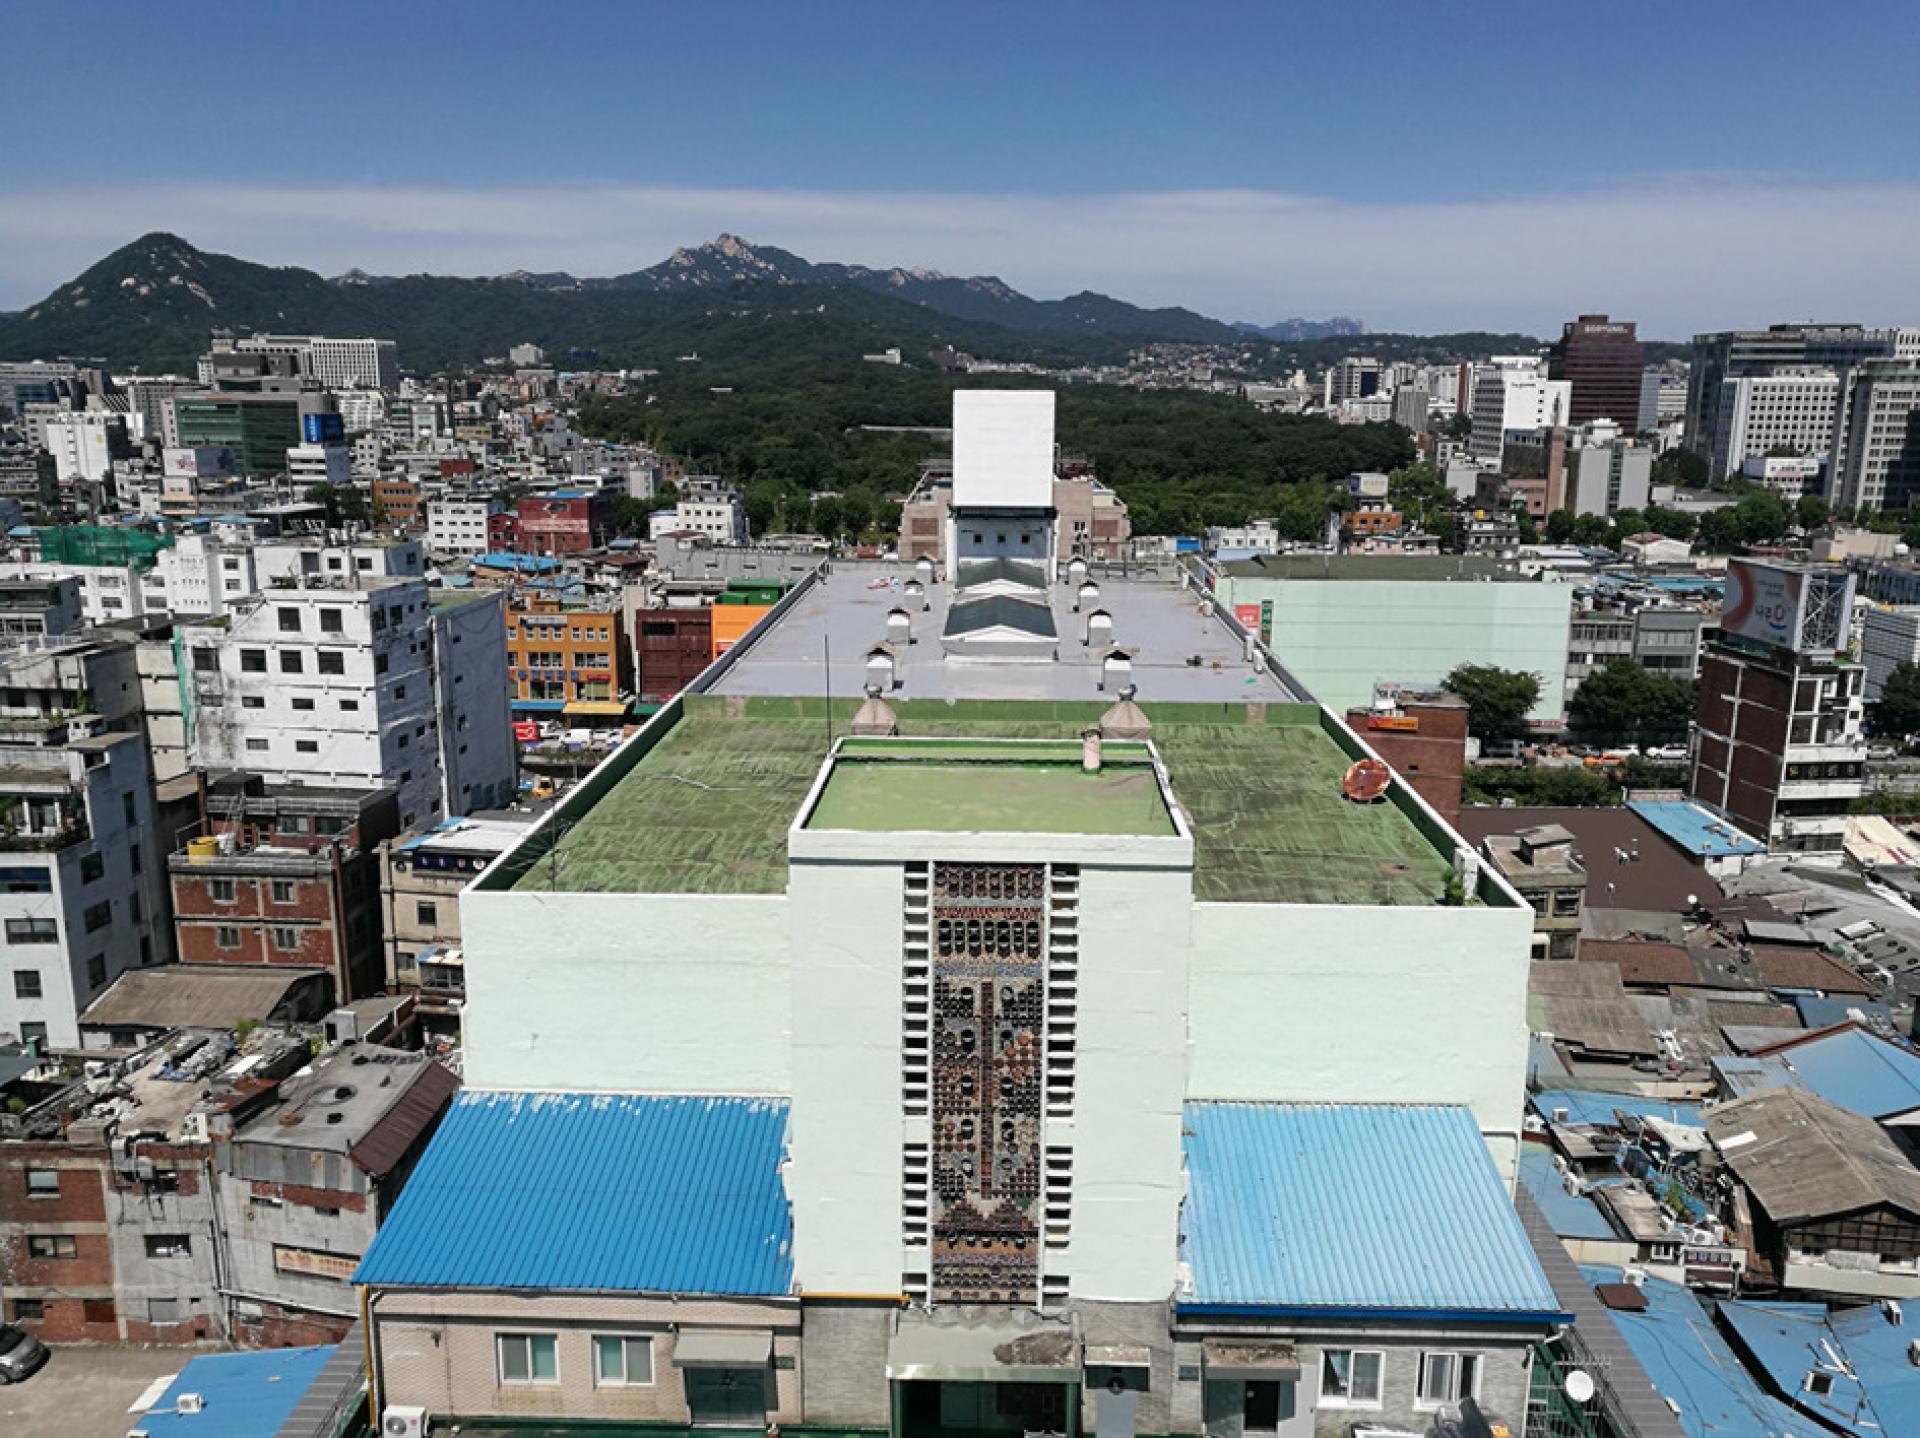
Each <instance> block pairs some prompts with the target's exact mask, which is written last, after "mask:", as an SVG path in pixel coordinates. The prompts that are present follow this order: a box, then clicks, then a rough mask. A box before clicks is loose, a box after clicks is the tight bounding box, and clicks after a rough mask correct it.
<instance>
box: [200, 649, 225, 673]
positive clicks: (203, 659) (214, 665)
mask: <svg viewBox="0 0 1920 1438" xmlns="http://www.w3.org/2000/svg"><path fill="white" fill-rule="evenodd" d="M219 669H220V651H219V650H217V649H196V650H194V651H193V672H194V673H195V674H214V673H217V672H219Z"/></svg>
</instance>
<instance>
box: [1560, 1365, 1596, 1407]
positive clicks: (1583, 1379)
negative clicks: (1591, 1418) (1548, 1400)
mask: <svg viewBox="0 0 1920 1438" xmlns="http://www.w3.org/2000/svg"><path fill="white" fill-rule="evenodd" d="M1560 1386H1561V1387H1562V1388H1564V1389H1565V1390H1566V1393H1567V1397H1569V1398H1571V1399H1572V1400H1573V1401H1574V1402H1575V1403H1587V1402H1590V1401H1592V1398H1593V1395H1594V1391H1595V1390H1594V1386H1593V1375H1592V1374H1591V1373H1589V1372H1587V1370H1586V1369H1584V1368H1573V1369H1569V1370H1568V1371H1567V1376H1566V1377H1565V1378H1564V1379H1563V1380H1562V1381H1561V1384H1560Z"/></svg>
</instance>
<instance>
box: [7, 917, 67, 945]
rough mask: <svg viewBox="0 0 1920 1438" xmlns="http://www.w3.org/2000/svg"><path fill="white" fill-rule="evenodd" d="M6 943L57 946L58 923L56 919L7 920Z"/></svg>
mask: <svg viewBox="0 0 1920 1438" xmlns="http://www.w3.org/2000/svg"><path fill="white" fill-rule="evenodd" d="M7 942H8V943H10V944H57V943H59V942H60V923H59V921H58V920H57V919H8V920H7Z"/></svg>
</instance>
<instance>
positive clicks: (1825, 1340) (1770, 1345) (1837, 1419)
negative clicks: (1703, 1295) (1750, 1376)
mask: <svg viewBox="0 0 1920 1438" xmlns="http://www.w3.org/2000/svg"><path fill="white" fill-rule="evenodd" d="M1720 1322H1721V1324H1722V1325H1723V1326H1724V1327H1725V1328H1726V1330H1727V1333H1728V1335H1729V1337H1730V1340H1731V1344H1730V1346H1731V1347H1732V1348H1733V1350H1734V1351H1735V1352H1736V1353H1738V1354H1740V1355H1742V1356H1743V1357H1744V1358H1745V1360H1746V1362H1747V1365H1748V1366H1749V1367H1750V1368H1753V1369H1757V1370H1758V1371H1759V1372H1761V1373H1764V1374H1765V1375H1766V1377H1767V1381H1768V1382H1769V1383H1770V1384H1771V1385H1772V1386H1773V1388H1774V1390H1775V1391H1776V1392H1780V1393H1790V1394H1792V1395H1793V1397H1792V1400H1791V1401H1792V1403H1793V1405H1794V1406H1795V1407H1797V1408H1804V1409H1806V1410H1807V1411H1808V1412H1810V1413H1814V1414H1816V1415H1817V1416H1819V1417H1820V1418H1821V1419H1823V1420H1824V1421H1825V1422H1827V1423H1829V1424H1831V1425H1832V1426H1834V1427H1836V1428H1838V1429H1840V1430H1841V1431H1842V1432H1844V1433H1859V1434H1863V1435H1864V1434H1868V1433H1871V1434H1874V1435H1875V1438H1878V1435H1879V1434H1880V1433H1881V1431H1882V1427H1883V1425H1882V1424H1881V1423H1880V1421H1879V1418H1878V1416H1877V1415H1876V1414H1875V1412H1874V1404H1873V1395H1872V1393H1871V1392H1870V1391H1868V1389H1867V1387H1866V1385H1865V1384H1864V1383H1862V1382H1861V1379H1860V1375H1859V1374H1858V1373H1857V1372H1849V1371H1847V1368H1846V1367H1845V1366H1842V1365H1839V1364H1836V1363H1835V1362H1834V1361H1833V1359H1832V1358H1830V1357H1829V1356H1828V1352H1827V1351H1823V1349H1822V1344H1825V1345H1826V1346H1827V1349H1828V1350H1830V1351H1831V1352H1832V1353H1833V1355H1834V1356H1835V1357H1837V1356H1838V1355H1839V1346H1838V1344H1837V1343H1836V1342H1835V1339H1834V1334H1833V1332H1832V1330H1831V1329H1829V1328H1828V1327H1827V1310H1826V1306H1825V1305H1824V1304H1819V1303H1743V1302H1736V1301H1734V1300H1731V1299H1728V1300H1723V1301H1722V1302H1721V1304H1720ZM1880 1324H1881V1326H1882V1327H1885V1326H1886V1319H1884V1318H1882V1319H1881V1320H1880ZM1815 1372H1818V1373H1824V1374H1826V1375H1827V1382H1828V1385H1829V1387H1828V1390H1827V1392H1826V1393H1824V1394H1820V1393H1812V1392H1809V1391H1808V1390H1807V1387H1806V1379H1807V1375H1808V1374H1809V1373H1815ZM1863 1420H1864V1421H1863ZM1890 1431H1892V1432H1895V1433H1899V1432H1905V1431H1906V1430H1905V1429H1900V1428H1895V1429H1892V1430H1890Z"/></svg>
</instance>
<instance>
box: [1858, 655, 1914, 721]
mask: <svg viewBox="0 0 1920 1438" xmlns="http://www.w3.org/2000/svg"><path fill="white" fill-rule="evenodd" d="M1867 724H1868V727H1870V728H1871V729H1872V730H1873V732H1874V733H1876V734H1883V735H1886V736H1888V737H1890V738H1895V739H1904V738H1906V736H1907V735H1909V734H1915V733H1920V664H1896V665H1895V666H1894V670H1893V673H1891V674H1889V675H1888V676H1887V682H1886V683H1885V684H1884V685H1883V686H1881V689H1880V698H1879V701H1878V702H1877V703H1874V704H1870V705H1868V706H1867Z"/></svg>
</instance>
